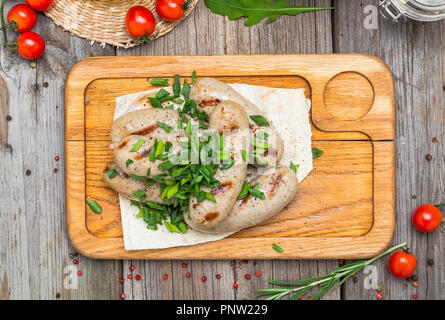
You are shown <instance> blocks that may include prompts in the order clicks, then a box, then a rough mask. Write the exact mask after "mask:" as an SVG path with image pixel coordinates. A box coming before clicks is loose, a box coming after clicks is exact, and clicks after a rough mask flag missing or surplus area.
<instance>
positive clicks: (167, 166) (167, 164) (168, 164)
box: [158, 161, 173, 171]
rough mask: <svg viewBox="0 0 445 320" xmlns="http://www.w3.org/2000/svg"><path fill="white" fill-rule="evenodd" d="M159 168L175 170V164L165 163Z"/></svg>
mask: <svg viewBox="0 0 445 320" xmlns="http://www.w3.org/2000/svg"><path fill="white" fill-rule="evenodd" d="M158 168H159V169H162V170H165V171H167V170H170V169H171V168H173V164H172V163H171V162H170V161H165V162H163V163H161V164H160V165H158Z"/></svg>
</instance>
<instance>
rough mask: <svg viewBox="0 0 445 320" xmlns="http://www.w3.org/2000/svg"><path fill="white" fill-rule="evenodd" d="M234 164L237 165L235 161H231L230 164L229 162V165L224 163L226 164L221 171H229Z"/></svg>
mask: <svg viewBox="0 0 445 320" xmlns="http://www.w3.org/2000/svg"><path fill="white" fill-rule="evenodd" d="M234 164H235V160H233V159H230V162H229V163H224V164H223V165H222V166H221V167H220V169H221V170H227V169H229V168H231V167H232V166H233V165H234Z"/></svg>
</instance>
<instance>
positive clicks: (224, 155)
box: [218, 150, 230, 161]
mask: <svg viewBox="0 0 445 320" xmlns="http://www.w3.org/2000/svg"><path fill="white" fill-rule="evenodd" d="M218 154H219V160H220V161H227V160H229V159H230V152H229V151H228V150H222V151H218Z"/></svg>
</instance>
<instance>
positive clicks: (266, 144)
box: [250, 140, 269, 150]
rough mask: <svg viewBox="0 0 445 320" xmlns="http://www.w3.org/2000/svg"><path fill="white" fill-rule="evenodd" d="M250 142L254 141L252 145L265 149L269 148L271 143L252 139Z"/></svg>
mask: <svg viewBox="0 0 445 320" xmlns="http://www.w3.org/2000/svg"><path fill="white" fill-rule="evenodd" d="M250 143H252V145H253V146H254V147H256V148H260V149H265V150H267V149H268V148H269V144H268V143H267V142H261V141H258V140H252V141H251V142H250Z"/></svg>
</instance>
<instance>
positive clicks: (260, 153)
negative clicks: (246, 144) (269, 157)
mask: <svg viewBox="0 0 445 320" xmlns="http://www.w3.org/2000/svg"><path fill="white" fill-rule="evenodd" d="M265 152H266V150H264V149H261V148H255V149H253V154H258V155H260V156H262V155H264V153H265Z"/></svg>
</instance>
